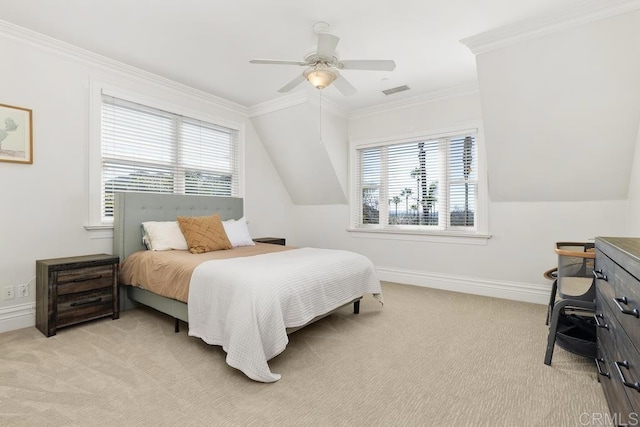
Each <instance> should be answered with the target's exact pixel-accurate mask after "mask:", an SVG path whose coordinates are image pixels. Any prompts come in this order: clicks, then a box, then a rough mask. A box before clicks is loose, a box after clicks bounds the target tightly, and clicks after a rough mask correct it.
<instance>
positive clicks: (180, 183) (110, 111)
mask: <svg viewBox="0 0 640 427" xmlns="http://www.w3.org/2000/svg"><path fill="white" fill-rule="evenodd" d="M101 105H102V110H101V168H102V169H101V171H102V172H101V217H102V221H103V222H108V221H109V220H111V219H112V217H113V207H114V206H113V204H114V193H116V192H128V191H137V192H152V193H174V194H199V195H216V196H237V195H238V136H237V133H238V131H237V130H233V129H228V128H224V127H221V126H217V125H215V124H212V123H207V122H204V121H201V120H196V119H192V118H189V117H185V116H182V115H178V114H173V113H169V112H166V111H162V110H160V109H156V108H151V107H148V106H145V105H141V104H137V103H134V102H130V101H126V100H123V99H119V98H114V97H112V96H108V95H102V104H101Z"/></svg>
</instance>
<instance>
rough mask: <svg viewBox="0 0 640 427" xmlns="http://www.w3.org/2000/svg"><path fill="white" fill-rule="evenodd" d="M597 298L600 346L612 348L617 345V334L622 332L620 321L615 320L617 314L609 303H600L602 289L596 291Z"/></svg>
mask: <svg viewBox="0 0 640 427" xmlns="http://www.w3.org/2000/svg"><path fill="white" fill-rule="evenodd" d="M596 300H597V301H598V304H597V307H596V314H595V320H596V325H597V328H596V334H597V339H598V346H599V347H600V346H602V347H603V348H606V349H611V348H613V347H614V345H615V343H614V337H615V334H616V333H617V332H620V331H619V326H618V322H617V321H616V320H615V316H614V315H613V313H612V311H611V308H610V307H609V306H608V305H607V304H600V301H602V294H601V293H600V291H597V292H596Z"/></svg>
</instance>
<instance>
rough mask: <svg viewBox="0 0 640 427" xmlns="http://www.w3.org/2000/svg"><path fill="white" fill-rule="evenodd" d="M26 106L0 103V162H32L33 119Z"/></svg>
mask: <svg viewBox="0 0 640 427" xmlns="http://www.w3.org/2000/svg"><path fill="white" fill-rule="evenodd" d="M31 116H32V112H31V110H29V109H27V108H22V107H14V106H12V105H5V104H0V162H10V163H27V164H32V163H33V120H32V117H31Z"/></svg>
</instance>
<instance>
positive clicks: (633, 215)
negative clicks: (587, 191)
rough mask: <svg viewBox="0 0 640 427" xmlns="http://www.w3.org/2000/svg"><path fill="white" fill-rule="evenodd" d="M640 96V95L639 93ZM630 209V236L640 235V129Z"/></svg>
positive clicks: (630, 188) (628, 217)
mask: <svg viewBox="0 0 640 427" xmlns="http://www.w3.org/2000/svg"><path fill="white" fill-rule="evenodd" d="M638 96H640V95H638ZM628 200H629V210H628V214H627V221H628V225H629V228H628V230H627V235H628V236H634V237H640V130H639V131H638V138H637V140H636V147H635V152H634V154H633V166H632V170H631V179H630V180H629V199H628Z"/></svg>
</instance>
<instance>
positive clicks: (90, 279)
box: [36, 254, 120, 337]
mask: <svg viewBox="0 0 640 427" xmlns="http://www.w3.org/2000/svg"><path fill="white" fill-rule="evenodd" d="M118 266H119V258H118V257H117V256H113V255H105V254H99V255H86V256H77V257H70V258H55V259H43V260H38V261H36V327H37V328H38V329H39V330H40V332H42V333H43V334H44V335H45V336H47V337H50V336H52V335H55V334H56V331H57V329H58V328H62V327H64V326H69V325H73V324H76V323H80V322H85V321H87V320H92V319H97V318H99V317H106V316H111V317H112V318H113V319H117V318H118V317H119V314H120V311H119V310H120V307H119V301H118Z"/></svg>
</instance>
